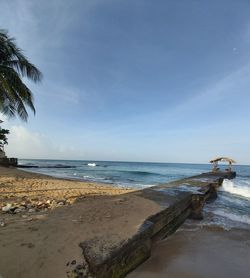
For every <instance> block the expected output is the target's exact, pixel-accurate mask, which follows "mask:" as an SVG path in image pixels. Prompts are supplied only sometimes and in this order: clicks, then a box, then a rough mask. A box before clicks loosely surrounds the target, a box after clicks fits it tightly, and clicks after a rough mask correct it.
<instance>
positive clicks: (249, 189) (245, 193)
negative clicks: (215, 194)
mask: <svg viewBox="0 0 250 278" xmlns="http://www.w3.org/2000/svg"><path fill="white" fill-rule="evenodd" d="M222 189H223V190H224V191H226V192H229V193H231V194H236V195H240V196H242V197H245V198H250V186H248V185H243V184H240V183H239V182H238V183H237V182H235V183H234V182H233V181H231V180H227V179H225V180H224V181H223V184H222Z"/></svg>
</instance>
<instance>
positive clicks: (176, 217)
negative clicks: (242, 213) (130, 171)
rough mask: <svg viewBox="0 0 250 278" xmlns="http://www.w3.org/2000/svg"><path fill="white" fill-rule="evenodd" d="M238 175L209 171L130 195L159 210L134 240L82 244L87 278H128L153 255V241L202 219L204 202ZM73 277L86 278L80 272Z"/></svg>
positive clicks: (101, 240) (98, 241)
mask: <svg viewBox="0 0 250 278" xmlns="http://www.w3.org/2000/svg"><path fill="white" fill-rule="evenodd" d="M235 176H236V173H235V172H232V171H217V172H208V173H203V174H201V175H197V176H193V177H188V178H185V179H182V180H177V181H173V182H169V183H166V184H161V185H157V186H154V187H150V188H146V189H144V190H140V191H136V192H133V193H131V194H135V195H136V196H139V197H141V198H145V199H148V200H151V201H153V202H155V203H157V204H158V205H159V206H160V208H161V209H160V211H158V212H157V213H156V214H154V215H148V216H147V217H146V218H145V221H144V223H143V224H142V225H141V226H140V228H139V229H138V231H137V232H136V233H135V234H134V235H133V236H132V237H129V238H128V237H126V236H124V238H123V239H122V240H120V241H119V242H112V244H111V243H110V242H109V241H106V239H104V238H101V237H100V238H97V237H95V238H92V239H90V240H87V241H84V242H81V243H80V247H81V248H82V251H83V255H84V258H85V260H86V262H87V264H88V267H87V268H88V272H87V274H85V276H84V277H96V278H118V277H125V276H126V274H127V273H129V272H130V271H132V270H133V269H135V268H136V267H137V266H138V265H139V264H141V263H142V262H144V261H145V260H146V259H147V258H148V257H149V256H150V253H151V246H152V244H153V243H154V241H156V240H160V239H163V238H165V237H167V236H169V235H170V234H172V233H173V232H174V231H176V229H177V228H178V227H179V226H180V225H181V224H182V223H183V222H184V221H185V220H186V219H187V218H188V217H191V218H193V219H202V218H203V215H202V209H203V206H204V205H205V202H206V201H207V200H212V199H214V198H216V196H217V188H218V187H219V186H221V184H222V182H223V180H224V179H233V178H235ZM79 270H80V269H79ZM73 274H74V276H72V277H83V276H81V275H82V274H81V273H80V272H78V270H77V269H76V270H75V271H74V273H73Z"/></svg>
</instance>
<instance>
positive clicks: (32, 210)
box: [28, 208, 36, 212]
mask: <svg viewBox="0 0 250 278" xmlns="http://www.w3.org/2000/svg"><path fill="white" fill-rule="evenodd" d="M28 211H29V212H36V209H34V208H30V209H29V210H28Z"/></svg>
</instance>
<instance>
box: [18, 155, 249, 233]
mask: <svg viewBox="0 0 250 278" xmlns="http://www.w3.org/2000/svg"><path fill="white" fill-rule="evenodd" d="M19 164H22V165H28V166H30V165H36V166H37V168H26V169H25V171H31V172H36V173H42V174H47V175H51V176H54V177H58V178H68V179H76V180H84V181H91V182H98V183H104V184H110V185H112V186H115V187H123V188H124V187H126V188H136V189H142V188H146V187H150V186H154V185H157V184H160V183H166V182H169V181H173V180H178V179H181V178H185V177H189V176H193V175H198V174H201V173H203V172H207V171H209V170H210V169H211V165H209V164H187V163H149V162H113V161H112V162H111V161H79V160H37V159H36V160H27V159H23V160H21V159H20V160H19ZM66 167H68V168H66ZM234 170H235V171H236V173H237V177H236V178H235V179H234V180H224V182H223V185H222V187H221V188H220V189H219V192H218V198H217V199H216V200H215V201H213V202H211V203H208V204H206V206H205V208H204V213H205V217H204V220H203V221H201V222H200V225H219V226H221V227H223V228H224V229H231V228H244V229H245V228H246V229H250V166H244V165H236V166H234Z"/></svg>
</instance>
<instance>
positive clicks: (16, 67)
mask: <svg viewBox="0 0 250 278" xmlns="http://www.w3.org/2000/svg"><path fill="white" fill-rule="evenodd" d="M22 77H26V78H28V79H30V80H32V81H34V82H38V81H40V80H41V79H42V73H41V72H40V71H39V70H38V69H37V68H36V67H35V66H34V65H33V64H31V63H30V62H29V61H28V60H27V58H26V57H25V56H24V54H23V53H22V50H21V49H20V48H18V47H17V45H16V43H15V39H14V38H11V37H9V36H8V32H7V31H5V30H0V112H2V113H3V114H5V115H7V116H9V117H15V116H19V117H20V118H21V119H22V120H24V121H27V118H28V112H27V110H26V107H29V108H30V109H31V110H32V111H33V112H34V114H35V107H34V104H33V95H32V92H31V91H30V89H29V88H28V87H27V86H26V85H25V84H24V83H23V81H22Z"/></svg>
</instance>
